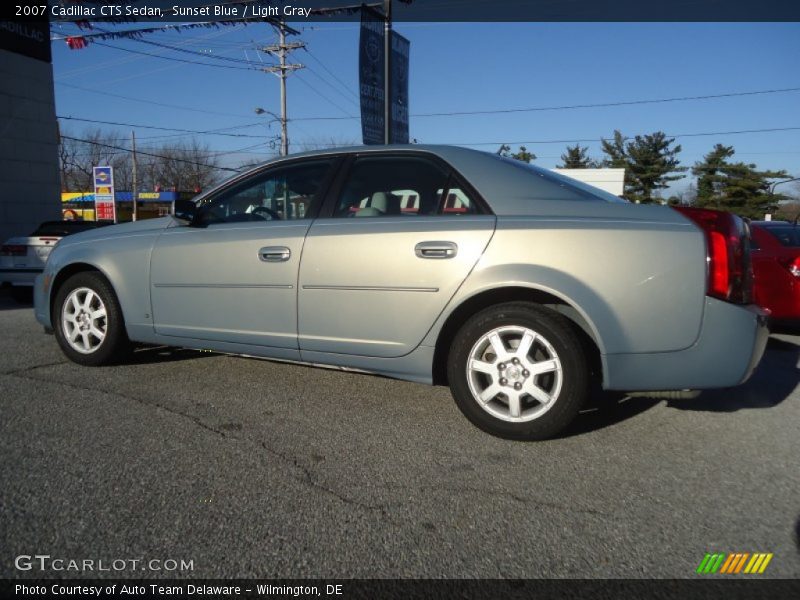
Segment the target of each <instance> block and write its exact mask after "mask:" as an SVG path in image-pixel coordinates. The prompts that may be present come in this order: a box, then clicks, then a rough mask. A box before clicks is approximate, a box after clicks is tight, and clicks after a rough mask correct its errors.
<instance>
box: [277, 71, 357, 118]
mask: <svg viewBox="0 0 800 600" xmlns="http://www.w3.org/2000/svg"><path fill="white" fill-rule="evenodd" d="M296 80H297V81H299V82H300V83H302V84H303V85H304V86H306V87H307V88H308V89H310V90H311V91H312V92H314V93H315V94H316V95H317V96H319V97H320V98H322V99H323V100H325V101H326V102H327V103H328V104H330V105H331V106H335V107H336V108H338V109H339V110H340V111H342V112H343V113H344V114H346V115H347V116H346V117H330V118H331V119H360V118H361V117H354V116H353V115H351V114H350V113H349V112H348V111H347V110H345V109H344V108H342V107H341V106H339V105H338V104H337V103H336V102H334V101H333V100H331V99H330V98H328V97H327V96H326V95H325V94H323V93H322V92H320V91H319V90H318V89H317V88H315V87H314V86H312V85H311V84H310V83H308V82H307V81H305V80H304V79H303V78H302V77H299V76H298V77H296ZM292 120H293V121H318V120H319V119H316V118H314V117H300V118H295V119H292Z"/></svg>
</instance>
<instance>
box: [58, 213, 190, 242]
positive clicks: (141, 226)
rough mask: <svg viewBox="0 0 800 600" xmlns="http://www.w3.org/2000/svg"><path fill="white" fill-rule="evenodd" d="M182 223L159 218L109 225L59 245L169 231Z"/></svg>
mask: <svg viewBox="0 0 800 600" xmlns="http://www.w3.org/2000/svg"><path fill="white" fill-rule="evenodd" d="M182 223H183V222H182V221H179V220H177V219H176V218H174V217H171V216H169V217H159V218H158V219H144V220H142V221H131V222H129V223H119V224H117V225H108V226H106V227H98V228H97V229H91V230H89V231H83V232H81V233H75V234H73V235H70V236H67V237H65V238H62V239H61V241H60V242H59V243H58V245H59V246H71V245H73V244H83V243H86V242H93V241H98V240H106V239H110V238H119V237H123V236H124V237H127V236H130V235H140V234H142V233H147V232H154V231H161V230H163V229H167V228H168V227H177V226H179V225H181V224H182Z"/></svg>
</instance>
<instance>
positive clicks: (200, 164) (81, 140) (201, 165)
mask: <svg viewBox="0 0 800 600" xmlns="http://www.w3.org/2000/svg"><path fill="white" fill-rule="evenodd" d="M61 137H62V138H63V139H65V140H72V141H74V142H83V143H85V144H93V145H95V146H102V147H103V148H112V149H113V150H122V151H124V152H132V151H133V150H131V149H130V148H125V147H123V146H116V145H114V144H106V143H103V142H96V141H92V140H85V139H82V138H76V137H72V136H69V135H62V136H61ZM136 153H137V154H141V155H142V156H151V157H153V158H161V159H164V160H174V161H176V162H182V163H186V164H190V165H194V166H196V167H205V168H206V169H218V170H220V171H231V172H233V173H238V172H239V169H232V168H230V167H219V166H216V165H209V164H206V163H201V162H197V161H194V160H187V159H184V158H177V157H174V156H164V155H162V154H155V153H152V152H142V151H141V150H137V151H136Z"/></svg>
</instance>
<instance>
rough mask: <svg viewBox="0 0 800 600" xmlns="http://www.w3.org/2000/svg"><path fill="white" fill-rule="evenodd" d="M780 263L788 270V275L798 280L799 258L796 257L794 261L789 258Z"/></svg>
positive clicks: (799, 276)
mask: <svg viewBox="0 0 800 600" xmlns="http://www.w3.org/2000/svg"><path fill="white" fill-rule="evenodd" d="M781 263H782V264H783V266H784V267H786V268H787V269H789V273H791V274H792V275H794V276H795V277H798V278H800V256H798V257H796V258H795V259H794V260H792V259H791V258H788V259H786V260H781Z"/></svg>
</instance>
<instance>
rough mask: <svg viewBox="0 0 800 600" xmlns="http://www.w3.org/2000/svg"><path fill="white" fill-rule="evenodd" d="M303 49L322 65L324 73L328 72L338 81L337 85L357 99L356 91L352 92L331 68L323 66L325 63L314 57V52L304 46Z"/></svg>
mask: <svg viewBox="0 0 800 600" xmlns="http://www.w3.org/2000/svg"><path fill="white" fill-rule="evenodd" d="M304 50H305V51H306V52H307V53H308V55H309V56H310V57H311V58H312V59H313V60H314V62H316V63H317V64H318V65H319V66H320V67H322V68H323V69H324V70H325V72H326V73H328V75H330V76H331V77H333V78H334V79H335V80H336V81H337V82H338V83H339V85H341V86H342V89H343V90H345V91H346V92H347V93H348V94H350V95H351V96H353V98H355V99H356V100H358V99H359V97H358V95H357V94H356V93H355V92H354V91H353V90H352V89H350V86H348V85H347V84H346V83H345V82H344V81H342V80H341V79H339V77H337V75H336V73H334V72H333V71H331V70H330V69H329V68H328V67H327V66H325V63H324V62H322V61H321V60H320V59H319V58H317V57H316V55H314V54H313V53H312V52H311V50H309V49H308V48H307V47H306V48H304Z"/></svg>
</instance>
